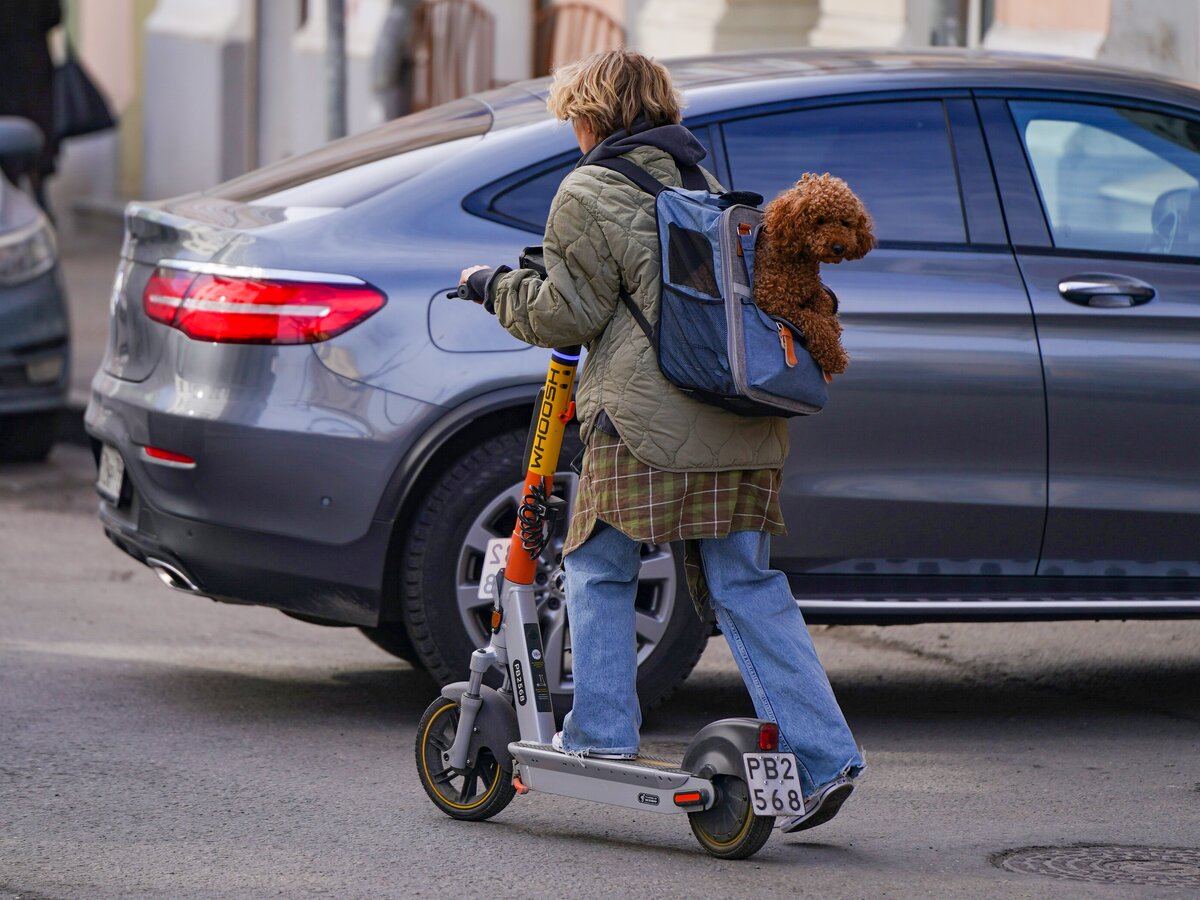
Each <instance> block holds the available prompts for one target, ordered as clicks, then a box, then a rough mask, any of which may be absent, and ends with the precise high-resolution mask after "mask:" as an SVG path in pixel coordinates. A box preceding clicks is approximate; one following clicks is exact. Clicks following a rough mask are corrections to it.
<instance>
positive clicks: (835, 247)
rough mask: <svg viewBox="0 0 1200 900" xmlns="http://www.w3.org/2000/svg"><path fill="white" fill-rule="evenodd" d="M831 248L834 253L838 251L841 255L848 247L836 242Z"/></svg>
mask: <svg viewBox="0 0 1200 900" xmlns="http://www.w3.org/2000/svg"><path fill="white" fill-rule="evenodd" d="M829 249H830V250H832V251H833V252H834V253H836V254H837V255H838V256H841V255H842V254H843V253H845V252H846V248H845V246H843V245H842V244H834V245H833V246H832V247H830V248H829Z"/></svg>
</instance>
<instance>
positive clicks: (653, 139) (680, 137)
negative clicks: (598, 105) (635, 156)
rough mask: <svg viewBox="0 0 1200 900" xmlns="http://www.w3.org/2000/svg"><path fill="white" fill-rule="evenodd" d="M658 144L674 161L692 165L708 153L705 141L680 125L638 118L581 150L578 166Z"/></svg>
mask: <svg viewBox="0 0 1200 900" xmlns="http://www.w3.org/2000/svg"><path fill="white" fill-rule="evenodd" d="M646 146H650V147H657V148H658V149H659V150H664V151H666V152H667V153H669V154H671V156H673V157H674V158H675V163H676V165H679V166H694V165H696V164H697V163H698V162H700V160H702V159H704V157H705V156H707V155H708V154H707V151H706V150H705V149H704V145H703V144H701V143H700V142H699V141H698V140H696V136H695V135H694V134H692V133H691V132H690V131H688V130H687V129H686V128H684V127H683V126H682V125H658V126H653V127H652V126H651V125H650V123H649V122H647V121H646V120H645V119H638V120H637V121H636V122H634V123H633V127H632V128H630V129H629V130H628V131H625V130H621V131H618V132H615V133H614V134H610V135H609V136H608V137H606V138H605V139H604V140H602V141H601V142H600V143H599V144H597V145H596V146H595V147H593V148H592V149H591V150H589V151H588V152H587V153H586V154H584V156H583V158H582V159H580V160H579V162H578V164H577V165H576V168H578V167H579V166H587V165H591V164H592V163H594V162H599V161H600V160H602V159H612V158H613V157H616V156H622V155H624V154H626V153H628V152H629V151H630V150H636V149H637V148H638V147H646Z"/></svg>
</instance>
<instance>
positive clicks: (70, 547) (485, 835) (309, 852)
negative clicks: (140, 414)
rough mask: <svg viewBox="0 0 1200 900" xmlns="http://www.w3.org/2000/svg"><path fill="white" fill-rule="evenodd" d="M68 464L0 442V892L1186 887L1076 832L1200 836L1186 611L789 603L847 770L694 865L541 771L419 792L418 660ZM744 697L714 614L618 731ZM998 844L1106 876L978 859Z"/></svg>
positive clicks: (928, 892)
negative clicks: (138, 516) (742, 855)
mask: <svg viewBox="0 0 1200 900" xmlns="http://www.w3.org/2000/svg"><path fill="white" fill-rule="evenodd" d="M91 478H92V464H91V459H90V457H89V455H88V454H87V453H86V451H84V450H82V449H79V448H71V447H60V448H59V449H58V450H56V451H55V455H54V456H53V457H52V459H51V462H50V463H48V464H46V465H40V466H8V467H0V898H4V900H8V898H14V897H22V898H104V897H172V898H187V897H259V896H288V897H295V896H308V895H330V896H337V897H339V898H341V897H347V898H351V897H461V896H472V895H473V896H486V897H547V898H556V900H559V898H572V897H589V898H590V897H655V898H668V897H792V896H814V897H816V896H820V897H830V898H832V897H888V896H896V897H909V896H938V897H1040V896H1053V897H1099V898H1110V897H1111V898H1125V897H1131V896H1179V897H1195V896H1197V895H1198V894H1200V865H1197V864H1196V863H1197V861H1200V859H1198V858H1197V857H1196V856H1190V857H1189V856H1187V854H1186V853H1185V854H1183V855H1182V857H1180V854H1176V855H1175V856H1174V857H1172V856H1171V855H1170V854H1167V858H1166V862H1162V863H1161V864H1157V863H1154V862H1144V861H1142V862H1139V861H1138V860H1139V859H1141V858H1142V857H1141V856H1139V853H1142V854H1143V855H1144V851H1137V850H1131V851H1126V852H1124V854H1122V853H1120V852H1117V851H1110V850H1106V849H1104V848H1103V847H1099V848H1092V847H1079V846H1076V845H1122V846H1131V847H1134V848H1140V847H1154V848H1182V849H1183V850H1188V849H1189V848H1191V849H1192V850H1194V849H1195V848H1197V847H1200V753H1198V751H1200V622H1130V623H1119V622H1105V623H1091V622H1083V623H1047V624H1017V625H1006V624H1000V625H996V624H979V625H940V626H914V627H894V628H886V629H884V628H870V627H854V628H816V629H814V633H815V637H816V641H817V644H818V648H819V650H820V652H821V655H822V658H823V659H824V661H825V664H826V666H827V668H828V670H829V673H830V676H831V679H832V681H833V683H834V687H835V689H836V690H837V692H838V695H839V697H840V698H841V700H842V703H843V706H844V708H845V710H846V713H847V717H848V718H849V720H850V723H851V725H852V727H853V728H854V729H855V732H856V734H857V737H858V739H859V740H860V742H861V743H862V744H863V745H864V746H865V748H866V753H867V760H868V762H869V764H870V774H869V776H868V778H867V780H866V781H865V783H864V784H863V785H862V788H861V789H860V791H859V792H857V793H856V794H855V796H854V797H853V798H852V799H851V801H850V802H849V803H848V804H847V805H846V807H845V808H844V810H843V812H842V814H841V815H840V816H839V817H838V818H837V819H835V820H834V821H833V822H831V823H829V824H828V825H825V826H823V827H821V828H818V829H814V830H812V831H809V832H804V833H801V834H800V835H794V836H783V835H779V834H778V833H777V834H776V835H775V836H774V837H772V839H771V841H770V843H768V844H767V846H766V848H764V850H763V851H762V852H761V853H759V855H758V856H756V857H754V858H753V859H752V860H750V861H747V862H742V863H734V862H720V861H716V860H713V859H710V858H709V857H707V856H705V855H704V854H703V853H702V852H701V851H700V849H699V847H698V846H697V845H696V844H695V842H694V839H693V838H692V836H691V834H690V832H689V831H688V829H687V826H686V823H685V822H684V821H683V820H682V819H676V818H674V817H659V816H655V815H653V814H648V813H647V814H637V813H635V812H631V811H625V810H622V809H618V808H612V807H603V806H584V805H580V804H576V803H572V802H569V801H565V800H560V799H557V798H554V797H547V796H538V795H531V796H528V797H524V798H517V799H516V800H515V801H514V802H513V803H512V805H511V806H510V807H509V808H508V809H507V810H506V811H504V812H503V813H502V814H501V815H500V816H498V817H497V818H496V819H495V820H493V821H492V822H489V823H484V824H468V823H458V822H453V821H451V820H449V819H447V818H445V817H443V816H442V815H441V814H440V813H438V812H437V811H436V810H435V809H434V808H433V807H432V805H431V804H430V803H429V802H428V800H427V799H426V798H425V796H424V794H423V792H422V791H421V788H420V786H419V784H418V783H417V780H416V778H415V775H414V772H413V763H412V740H413V731H414V727H415V725H416V722H417V719H418V717H419V716H420V714H421V711H422V709H423V708H424V707H425V705H426V704H427V703H428V702H429V700H430V699H432V697H433V696H434V694H435V687H434V685H433V684H432V683H431V682H430V681H429V680H428V678H427V677H426V676H425V675H423V674H422V673H421V672H418V671H415V670H413V669H412V668H410V667H409V666H407V665H405V664H403V663H400V662H396V661H394V660H392V659H391V658H390V657H388V656H387V655H385V654H384V653H383V652H382V651H379V650H377V649H376V648H374V647H373V646H372V645H371V644H369V643H368V642H367V641H366V639H365V638H363V637H362V636H361V635H359V634H358V633H357V632H356V631H354V630H350V629H325V628H319V627H316V626H312V625H307V624H304V623H301V622H297V621H294V620H291V619H288V618H286V617H284V616H283V615H281V614H279V613H277V612H274V611H271V610H265V609H257V608H250V607H235V606H223V605H218V604H215V603H211V602H209V601H207V600H199V599H195V598H191V597H187V596H185V595H183V594H179V593H175V592H171V591H169V590H168V589H167V588H165V587H163V586H162V585H161V584H159V582H158V581H157V579H156V578H154V576H153V575H152V574H151V573H150V572H149V571H148V570H146V569H144V568H143V567H141V566H139V565H137V564H135V563H134V562H133V561H132V560H130V559H128V558H127V557H125V556H124V555H122V554H121V553H119V552H118V551H117V550H116V549H115V548H113V547H112V546H111V545H110V544H109V543H108V542H107V540H106V539H105V538H104V536H103V534H102V533H101V531H100V528H99V527H98V525H97V524H96V522H95V520H94V516H93V507H94V499H93V495H92V494H91V491H90V481H91ZM748 712H749V703H748V700H747V699H746V696H745V694H744V692H743V689H742V687H741V684H740V682H739V679H738V676H737V673H736V670H735V669H734V666H733V664H732V662H731V660H730V658H729V656H728V653H727V652H726V651H725V648H724V646H723V645H722V644H721V643H719V642H718V641H714V642H712V643H711V644H710V648H709V651H708V653H707V654H706V656H705V657H704V659H703V661H702V663H701V666H700V668H699V669H698V670H697V672H696V673H695V675H694V676H693V677H692V678H691V679H690V680H689V682H688V683H687V685H686V686H685V687H684V689H683V690H682V691H681V692H680V694H679V695H677V697H676V699H675V700H674V701H673V702H672V703H671V704H670V705H669V707H668V708H667V709H663V710H660V711H657V712H655V713H653V714H651V715H650V716H649V717H648V718H647V721H646V724H645V728H644V740H645V745H646V748H647V749H648V750H650V751H652V752H658V753H663V754H666V753H672V752H674V753H677V752H679V751H680V749H681V748H682V747H683V745H684V744H685V742H686V741H687V738H688V736H689V734H690V733H691V732H692V731H693V730H694V729H696V728H697V727H698V726H699V725H701V724H702V723H703V722H705V721H706V720H708V719H710V718H716V717H719V716H725V715H741V714H746V713H748ZM1024 847H1049V848H1065V849H1063V850H1061V851H1060V854H1059V855H1060V856H1062V859H1061V860H1060V863H1061V867H1062V868H1061V871H1067V872H1071V873H1074V874H1076V875H1078V874H1080V873H1085V874H1089V875H1090V876H1091V877H1098V878H1103V877H1112V878H1116V879H1118V881H1117V882H1116V883H1111V884H1105V883H1098V882H1095V881H1082V880H1071V879H1064V878H1056V877H1051V876H1046V875H1035V874H1026V873H1023V872H1018V871H1010V870H1009V869H1008V868H1004V867H1003V866H1002V863H1003V860H1004V858H1005V857H1004V855H1003V854H1004V853H1005V852H1006V851H1010V850H1013V849H1016V848H1024ZM1072 854H1076V855H1084V856H1087V855H1089V854H1092V855H1098V856H1100V857H1106V858H1107V862H1106V861H1104V859H1101V862H1100V863H1099V864H1098V865H1097V866H1096V867H1095V868H1093V869H1086V868H1081V864H1079V863H1078V862H1076V863H1071V860H1070V859H1068V858H1067V857H1069V856H1071V855H1072ZM1181 858H1182V861H1181ZM1189 860H1191V861H1189ZM1164 872H1165V873H1166V875H1165V876H1164V874H1163V873H1164ZM1154 873H1157V874H1154ZM1131 875H1132V876H1134V877H1135V878H1140V879H1141V880H1143V881H1145V880H1147V879H1152V876H1153V878H1157V879H1158V881H1159V882H1160V883H1158V884H1131V883H1123V882H1122V881H1121V880H1122V879H1127V878H1128V877H1129V876H1131ZM1170 881H1174V882H1175V883H1176V884H1175V886H1170V885H1169V884H1167V883H1165V882H1170Z"/></svg>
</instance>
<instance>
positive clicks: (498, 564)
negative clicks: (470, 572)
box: [479, 538, 512, 600]
mask: <svg viewBox="0 0 1200 900" xmlns="http://www.w3.org/2000/svg"><path fill="white" fill-rule="evenodd" d="M511 543H512V538H492V539H491V540H490V541H488V545H487V551H486V552H485V553H484V554H483V571H482V572H480V573H479V599H480V600H491V599H492V598H493V597H495V591H496V576H497V575H499V574H500V570H501V569H503V568H504V563H505V562H506V561H507V560H508V546H509V544H511Z"/></svg>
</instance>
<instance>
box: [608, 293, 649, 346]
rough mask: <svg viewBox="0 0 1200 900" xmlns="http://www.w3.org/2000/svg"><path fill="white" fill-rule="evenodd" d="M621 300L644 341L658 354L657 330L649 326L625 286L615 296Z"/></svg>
mask: <svg viewBox="0 0 1200 900" xmlns="http://www.w3.org/2000/svg"><path fill="white" fill-rule="evenodd" d="M617 296H618V297H620V298H621V302H622V303H624V304H625V308H626V309H628V310H629V314H630V315H631V316H633V320H634V321H635V322H637V323H638V327H639V328H641V329H642V333H643V334H644V335H646V340H648V341H649V342H650V347H651V348H652V349H653V350H654V352H655V353H656V354H657V353H658V329H656V328H654V326H652V325H651V324H650V321H649V320H648V319H647V318H646V316H645V314H644V313H643V312H642V310H641V308H640V307H639V306H638V305H637V301H636V300H634V299H633V295H632V294H630V293H629V291H627V290H625V285H624V284H622V285H621V287H620V291H619V293H618V294H617Z"/></svg>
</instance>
